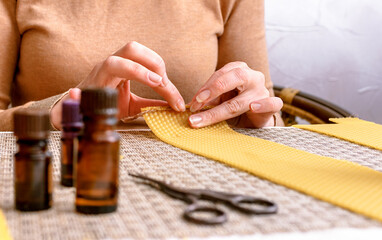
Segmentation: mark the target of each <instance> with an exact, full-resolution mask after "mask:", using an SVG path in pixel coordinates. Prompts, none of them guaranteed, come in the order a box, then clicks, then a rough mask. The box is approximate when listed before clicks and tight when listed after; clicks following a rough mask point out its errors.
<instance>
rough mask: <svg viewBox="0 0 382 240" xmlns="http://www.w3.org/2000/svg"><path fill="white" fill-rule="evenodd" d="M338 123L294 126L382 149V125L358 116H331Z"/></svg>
mask: <svg viewBox="0 0 382 240" xmlns="http://www.w3.org/2000/svg"><path fill="white" fill-rule="evenodd" d="M329 120H330V121H332V122H334V123H337V124H313V125H294V126H293V127H296V128H301V129H305V130H309V131H314V132H318V133H323V134H326V135H328V136H332V137H336V138H340V139H343V140H346V141H350V142H354V143H357V144H360V145H363V146H367V147H371V148H375V149H378V150H382V125H379V124H376V123H373V122H369V121H365V120H361V119H358V118H330V119H329Z"/></svg>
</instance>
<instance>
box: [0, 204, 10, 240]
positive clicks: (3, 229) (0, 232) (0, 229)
mask: <svg viewBox="0 0 382 240" xmlns="http://www.w3.org/2000/svg"><path fill="white" fill-rule="evenodd" d="M0 239H1V240H11V239H12V237H11V235H10V233H9V230H8V227H7V221H6V219H5V216H4V214H3V212H2V211H1V210H0Z"/></svg>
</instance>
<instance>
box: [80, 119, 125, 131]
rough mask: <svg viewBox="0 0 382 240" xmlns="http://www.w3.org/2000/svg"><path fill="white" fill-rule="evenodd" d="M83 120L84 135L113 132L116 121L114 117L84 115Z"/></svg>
mask: <svg viewBox="0 0 382 240" xmlns="http://www.w3.org/2000/svg"><path fill="white" fill-rule="evenodd" d="M83 120H84V125H85V128H84V133H85V134H87V133H91V132H96V131H109V130H115V126H116V124H117V121H118V119H117V117H116V116H115V115H86V116H84V118H83Z"/></svg>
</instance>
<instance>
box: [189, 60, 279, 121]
mask: <svg viewBox="0 0 382 240" xmlns="http://www.w3.org/2000/svg"><path fill="white" fill-rule="evenodd" d="M208 105H215V107H213V108H212V109H209V110H206V111H203V112H199V113H196V114H193V115H191V116H190V118H189V123H190V125H191V127H194V128H200V127H204V126H208V125H211V124H214V123H217V122H220V121H223V120H228V119H231V118H235V117H238V116H240V115H242V114H244V113H246V114H245V115H243V116H242V117H241V118H240V122H239V124H238V125H239V126H245V127H255V128H261V127H267V126H274V125H275V122H274V118H273V115H274V114H275V113H277V112H278V111H280V110H281V108H282V106H283V102H282V100H281V99H280V98H278V97H270V94H269V91H268V89H267V88H266V87H265V78H264V74H262V73H261V72H258V71H255V70H252V69H250V68H249V67H248V65H247V64H246V63H243V62H231V63H228V64H227V65H225V66H224V67H222V68H221V69H219V70H218V71H216V72H215V73H214V74H212V76H211V77H210V79H208V81H207V82H206V83H205V84H204V86H203V87H202V88H201V89H200V90H199V91H198V92H197V93H196V94H195V96H194V98H193V99H192V101H191V103H190V106H191V107H190V108H191V112H196V111H198V110H200V109H201V108H203V107H204V106H208Z"/></svg>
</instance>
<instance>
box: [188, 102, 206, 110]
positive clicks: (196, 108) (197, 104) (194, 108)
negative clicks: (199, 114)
mask: <svg viewBox="0 0 382 240" xmlns="http://www.w3.org/2000/svg"><path fill="white" fill-rule="evenodd" d="M202 106H203V104H202V103H198V102H196V103H194V104H192V105H191V107H190V111H191V112H196V111H198V110H199V109H200V108H201V107H202Z"/></svg>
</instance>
